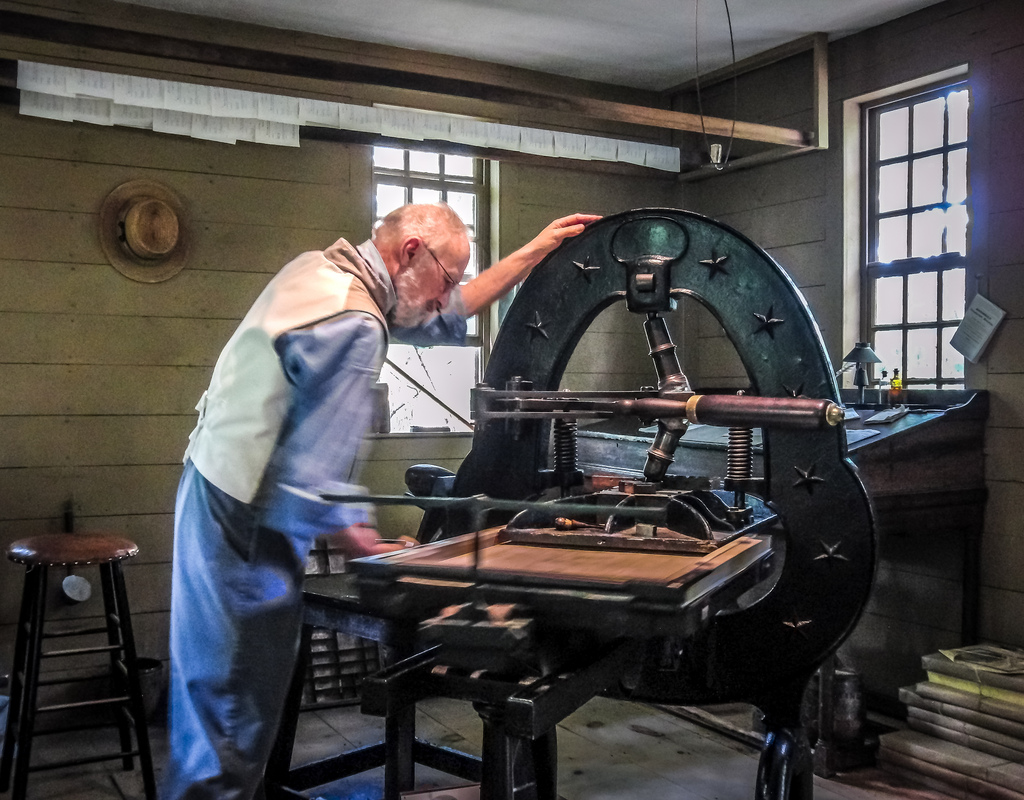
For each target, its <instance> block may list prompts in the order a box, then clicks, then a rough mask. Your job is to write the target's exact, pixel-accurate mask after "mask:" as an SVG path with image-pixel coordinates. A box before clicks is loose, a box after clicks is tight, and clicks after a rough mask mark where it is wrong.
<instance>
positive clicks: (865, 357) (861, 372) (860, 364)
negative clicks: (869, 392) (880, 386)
mask: <svg viewBox="0 0 1024 800" xmlns="http://www.w3.org/2000/svg"><path fill="white" fill-rule="evenodd" d="M843 363H844V364H856V365H857V371H856V372H854V374H853V383H854V385H855V386H856V387H857V388H858V389H860V393H859V397H858V401H857V402H859V403H863V402H864V387H866V386H867V385H868V371H867V369H866V367H865V366H864V365H865V364H880V363H882V359H880V358H879V357H878V356H876V355H875V351H874V350H872V349H871V345H869V344H868V343H867V342H857V343H856V344H855V345H854V347H853V349H852V350H851V351H850V352H849V353H847V354H846V355H845V356H843Z"/></svg>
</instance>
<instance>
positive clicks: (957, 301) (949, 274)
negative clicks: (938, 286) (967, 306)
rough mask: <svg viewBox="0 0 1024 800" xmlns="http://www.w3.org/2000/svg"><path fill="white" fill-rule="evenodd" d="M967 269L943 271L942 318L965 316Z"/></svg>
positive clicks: (949, 318) (960, 317)
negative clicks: (965, 277) (965, 279)
mask: <svg viewBox="0 0 1024 800" xmlns="http://www.w3.org/2000/svg"><path fill="white" fill-rule="evenodd" d="M966 273H967V270H965V269H947V270H946V271H945V272H943V273H942V318H943V319H944V320H951V319H963V318H964V296H965V294H966V291H965V288H964V276H965V275H966Z"/></svg>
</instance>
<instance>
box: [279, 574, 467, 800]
mask: <svg viewBox="0 0 1024 800" xmlns="http://www.w3.org/2000/svg"><path fill="white" fill-rule="evenodd" d="M304 597H305V610H304V614H303V638H302V646H301V647H300V650H299V653H300V655H299V661H298V663H297V664H296V668H295V676H294V678H293V679H292V685H291V687H290V688H289V691H288V699H287V701H286V703H285V711H284V716H283V718H282V720H281V726H280V728H279V729H278V734H277V741H276V742H275V743H274V749H273V751H272V752H271V755H270V759H269V761H268V763H267V770H266V774H265V777H264V786H265V788H266V793H267V797H268V798H269V800H285V799H286V798H287V799H289V800H305V795H303V794H301V793H302V792H305V791H307V790H309V789H312V788H314V787H317V786H322V785H324V784H327V783H331V782H333V781H336V780H340V779H341V778H345V777H348V776H349V775H356V774H358V773H360V772H365V771H366V770H369V769H373V768H375V767H379V766H384V800H398V798H399V795H400V794H401V792H404V791H408V790H410V789H412V788H413V785H414V770H415V765H416V764H423V765H424V766H429V767H432V768H433V769H437V770H440V771H442V772H447V773H448V774H450V775H456V776H458V777H460V778H465V779H466V780H470V781H479V780H480V778H481V760H480V759H479V758H476V757H475V756H470V755H467V754H465V753H460V752H458V751H457V750H452V749H450V748H447V747H441V746H439V745H434V744H431V743H429V742H424V741H421V740H419V739H416V736H415V734H416V707H415V705H409V706H405V707H402V708H398V709H395V710H394V711H393V712H392V713H387V714H385V715H384V716H385V733H384V741H383V742H379V743H377V744H372V745H366V746H365V747H359V748H356V749H355V750H351V751H348V752H345V753H339V754H338V755H335V756H331V757H329V758H325V759H321V760H319V761H314V762H311V763H309V764H303V765H302V766H299V767H294V768H293V767H292V766H291V760H292V745H293V743H294V741H295V731H296V729H297V726H298V721H299V712H300V706H301V701H302V685H303V679H304V676H305V673H306V663H305V658H306V654H307V653H308V652H309V649H308V647H307V646H306V645H307V644H308V642H309V638H310V635H311V633H312V629H313V628H314V627H317V628H327V629H329V630H332V631H337V632H339V633H347V634H351V635H353V636H360V637H362V638H364V639H369V640H371V641H375V642H379V643H381V644H382V645H384V646H385V647H387V648H389V649H390V650H391V651H392V652H393V653H394V654H395V657H396V660H397V659H404V658H407V657H409V656H411V655H413V652H412V643H413V642H414V641H415V632H416V623H415V622H403V621H400V620H389V619H383V618H381V617H378V616H373V615H370V614H367V613H366V612H365V610H363V609H362V608H361V607H360V605H359V597H358V595H357V592H356V588H355V581H354V579H353V576H352V575H348V574H340V575H319V576H310V577H309V578H307V579H306V588H305V592H304Z"/></svg>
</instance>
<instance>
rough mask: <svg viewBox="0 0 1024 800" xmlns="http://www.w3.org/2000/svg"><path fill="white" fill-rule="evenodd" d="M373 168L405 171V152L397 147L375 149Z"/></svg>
mask: <svg viewBox="0 0 1024 800" xmlns="http://www.w3.org/2000/svg"><path fill="white" fill-rule="evenodd" d="M373 166H375V167H379V168H380V169H405V151H404V150H402V149H401V148H398V147H375V148H373Z"/></svg>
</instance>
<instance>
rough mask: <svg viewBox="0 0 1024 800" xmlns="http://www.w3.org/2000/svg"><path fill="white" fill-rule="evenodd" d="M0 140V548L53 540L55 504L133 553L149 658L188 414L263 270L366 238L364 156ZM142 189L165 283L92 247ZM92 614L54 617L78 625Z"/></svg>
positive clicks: (165, 592)
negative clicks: (168, 247)
mask: <svg viewBox="0 0 1024 800" xmlns="http://www.w3.org/2000/svg"><path fill="white" fill-rule="evenodd" d="M0 130H2V135H0V176H2V178H0V387H3V388H2V389H0V441H2V443H3V444H2V446H0V546H3V547H6V546H7V544H8V543H9V542H11V541H13V540H15V539H17V538H20V537H23V536H28V535H32V534H35V533H42V532H54V531H59V530H61V525H62V513H63V509H64V507H65V504H67V503H69V502H70V503H72V505H73V509H74V513H75V521H76V527H77V529H79V530H82V531H86V530H99V529H107V530H114V531H120V532H122V533H123V534H124V535H126V536H128V537H130V538H132V539H133V540H135V541H136V542H137V543H138V544H139V547H140V555H139V556H138V558H136V559H133V560H132V561H131V562H129V566H128V567H127V568H126V575H127V577H128V582H129V592H130V596H131V597H132V605H133V615H134V617H135V619H136V630H137V632H138V636H139V639H140V648H139V649H140V652H141V653H143V654H145V655H149V656H155V657H160V658H163V657H166V639H167V612H168V608H169V595H170V569H169V563H170V559H171V530H172V512H173V507H174V492H175V488H176V485H177V481H178V477H179V475H180V469H181V455H182V453H183V451H184V447H185V444H186V442H187V437H188V432H189V431H190V430H191V428H192V426H193V424H194V422H195V412H194V410H193V407H194V405H195V403H196V401H197V400H198V398H199V395H200V394H201V393H202V391H203V389H204V388H205V386H206V384H207V382H208V380H209V375H210V372H211V369H212V366H213V364H214V361H215V360H216V357H217V354H218V352H219V350H220V347H221V346H222V345H223V343H224V342H225V341H226V340H227V338H228V337H229V336H230V334H231V332H232V330H233V329H234V327H235V325H236V324H237V322H238V320H239V319H240V318H241V316H242V315H243V314H244V313H245V310H246V309H247V308H248V306H249V304H250V303H251V302H252V300H253V299H254V298H255V297H256V295H257V294H258V293H259V291H260V290H261V289H262V287H263V286H264V285H265V283H266V281H267V280H268V279H269V277H270V275H271V274H272V273H273V272H274V271H276V270H277V269H278V268H279V267H280V266H282V265H283V264H284V263H286V262H287V261H288V260H289V259H290V258H291V257H292V256H294V255H295V254H297V253H299V252H301V251H303V250H307V249H312V248H320V247H323V246H326V245H327V244H330V243H331V242H332V241H334V239H335V238H337V236H338V235H344V236H348V237H355V238H357V240H359V241H361V240H362V238H359V237H363V238H365V235H366V231H368V230H369V197H368V191H367V188H366V187H367V186H368V169H369V158H368V155H367V153H366V148H355V147H345V146H340V145H331V144H327V143H323V142H307V143H304V144H303V146H302V148H301V149H298V150H293V149H290V148H280V147H268V146H259V145H252V144H249V145H245V144H240V145H237V146H234V147H231V146H227V145H221V144H215V143H206V142H199V141H194V140H190V139H187V138H182V137H171V136H163V135H160V134H154V133H151V132H143V131H135V130H129V129H123V128H103V127H99V126H94V125H86V124H82V123H74V124H71V123H61V122H52V121H47V120H39V119H32V118H28V117H21V116H19V115H18V113H17V109H16V108H14V107H12V106H9V105H0ZM138 178H148V179H152V180H157V181H160V182H162V183H164V184H166V185H167V186H169V187H170V188H172V189H173V190H174V191H176V192H177V193H178V194H179V195H181V196H182V198H183V199H184V201H185V204H186V207H187V223H188V225H189V226H190V228H191V236H192V253H191V256H190V259H189V263H188V266H187V268H186V269H185V270H184V271H183V272H182V273H180V274H179V275H177V276H176V277H174V278H172V279H171V280H169V281H166V282H164V283H159V284H143V283H137V282H134V281H131V280H129V279H127V278H125V277H123V276H122V275H121V274H120V273H119V272H117V271H115V270H114V269H113V267H111V266H110V265H109V264H108V263H107V261H106V259H105V257H104V255H103V252H102V250H101V249H100V244H99V238H98V230H97V221H98V216H97V215H98V211H99V208H100V205H101V203H102V202H103V199H104V197H106V195H107V194H108V193H109V192H110V191H111V190H112V189H114V188H115V187H116V186H118V185H119V184H121V183H123V182H125V181H128V180H133V179H138ZM350 196H354V197H356V198H357V199H358V200H357V202H348V198H349V197H350ZM0 570H2V571H3V578H2V579H0V663H6V664H10V663H11V642H12V640H13V624H12V623H13V621H14V620H15V619H16V614H17V608H18V603H19V602H20V586H21V582H22V581H21V574H20V569H19V568H18V567H16V566H15V565H13V564H10V563H8V562H5V564H4V565H0ZM58 577H63V574H61V575H59V576H58ZM99 603H100V601H99V599H98V597H96V596H95V595H94V598H93V599H92V600H90V601H88V602H86V603H84V604H82V605H80V606H75V607H69V606H66V605H64V606H62V605H60V604H56V605H55V606H54V608H55V613H57V614H59V615H62V616H82V615H86V616H87V615H90V614H94V613H96V611H97V608H98V605H99Z"/></svg>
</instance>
